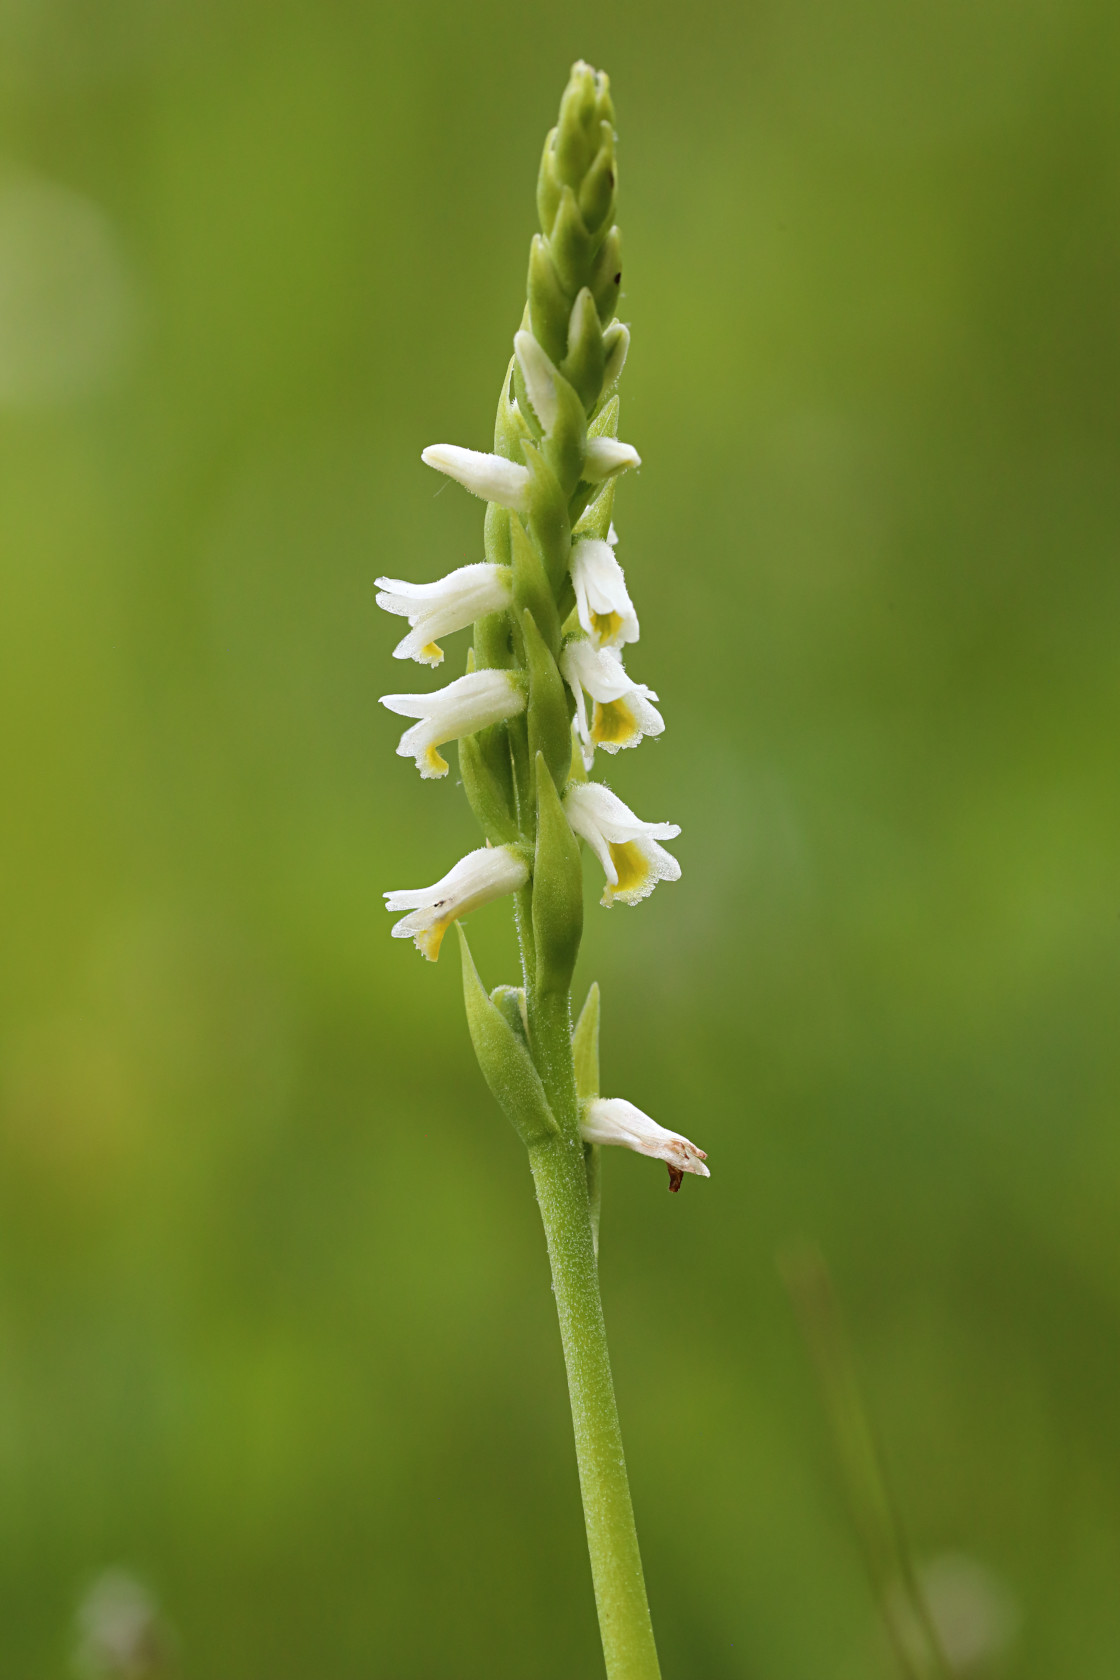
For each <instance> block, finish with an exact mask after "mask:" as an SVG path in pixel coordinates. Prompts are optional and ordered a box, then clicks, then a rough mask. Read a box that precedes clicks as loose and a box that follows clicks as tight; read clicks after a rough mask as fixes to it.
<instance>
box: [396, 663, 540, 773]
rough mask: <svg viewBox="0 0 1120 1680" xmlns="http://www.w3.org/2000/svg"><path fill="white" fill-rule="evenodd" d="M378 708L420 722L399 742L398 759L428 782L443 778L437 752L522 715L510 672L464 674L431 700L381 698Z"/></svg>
mask: <svg viewBox="0 0 1120 1680" xmlns="http://www.w3.org/2000/svg"><path fill="white" fill-rule="evenodd" d="M381 704H382V705H383V706H387V707H388V708H389V710H390V711H391V712H398V713H399V714H400V716H401V717H411V718H419V719H420V721H419V723H414V724H413V726H412V728H411V729H406V730H405V732H404V734H403V735H402V736H401V738H400V743H399V745H398V747H397V754H398V756H399V757H401V758H414V759H415V760H416V768H417V769H418V770H419V772H420V774H421V775H422V776H423V777H424V779H425V780H426V781H427V780H429V779H430V778H432V777H433V776H446V774H447V761H446V760H445V759H443V758H441V757H440V755H439V753H438V752H437V751H436V748H437V747H440V746H442V745H443V743H444V742H445V741H457V740H458V739H459V737H460V736H461V735H473V734H474V732H475V730H476V729H485V728H486V726H487V724H490V723H500V722H501V721H502V719H503V718H508V717H513V715H514V714H515V713H516V712H523V711H524V710H525V689H524V687H523V686H522V683H521V682H520V681H519V680H518V678H517V677H516V676H514V674H513V672H512V671H493V670H485V671H468V672H467V675H466V676H465V677H458V678H456V680H455V681H454V682H452V683H448V685H447V687H446V688H438V689H437V690H436V692H435V693H434V694H383V695H382V696H381Z"/></svg>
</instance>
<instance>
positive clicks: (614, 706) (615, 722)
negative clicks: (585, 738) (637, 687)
mask: <svg viewBox="0 0 1120 1680" xmlns="http://www.w3.org/2000/svg"><path fill="white" fill-rule="evenodd" d="M639 736H640V731H639V729H638V720H637V718H636V717H635V716H634V713H633V711H632V710H631V708H630V707H629V706H628V705H627V704H626V701H625V700H607V701H605V702H600V701H598V700H596V702H595V715H594V717H593V718H592V721H591V739H592V741H593V742H594V743H595V745H596V746H597V747H628V746H630V744H631V743H632V742H633V741H634V740H635V739H637V738H639Z"/></svg>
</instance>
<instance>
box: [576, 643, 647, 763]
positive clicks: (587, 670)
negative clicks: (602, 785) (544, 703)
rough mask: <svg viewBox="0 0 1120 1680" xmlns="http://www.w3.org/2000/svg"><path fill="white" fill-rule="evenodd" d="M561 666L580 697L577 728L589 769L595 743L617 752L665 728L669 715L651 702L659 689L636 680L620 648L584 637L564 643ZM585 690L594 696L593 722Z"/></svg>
mask: <svg viewBox="0 0 1120 1680" xmlns="http://www.w3.org/2000/svg"><path fill="white" fill-rule="evenodd" d="M560 669H561V671H562V672H563V673H564V677H565V679H566V680H567V682H568V685H569V686H570V688H571V690H572V693H573V694H574V695H575V697H576V728H577V729H578V730H579V738H580V740H581V741H582V742H583V761H584V763H585V764H586V765H587V767H588V769H590V768H591V760H592V758H593V757H594V754H595V748H596V747H602V749H603V751H604V752H611V753H613V752H618V751H619V750H620V749H621V748H622V747H636V746H637V744H638V742H639V741H640V740H641V739H642V738H643V736H645V735H660V734H661V733H662V731H663V730H664V728H665V719H664V718H663V717H662V716H661V713H660V712H659V711H658V710H657V707H656V706H654V705H651V703H650V702H651V701H653V700H656V699H657V695H656V694H655V693H654V692H653V689H652V688H647V687H646V685H645V683H636V682H632V681H631V679H630V678H629V677H628V676H627V675H626V669H625V667H624V665H623V663H622V655H621V654H620V653H619V652H618V651H617V650H616V649H615V648H611V647H607V648H597V647H595V646H594V644H593V643H591V642H588V641H585V640H584V639H583V638H582V637H581V638H580V639H579V640H578V641H574V642H569V643H568V645H567V646H566V647H565V649H564V651H563V653H562V654H561V655H560ZM585 691H586V693H587V694H590V696H591V698H592V699H593V700H594V702H595V709H594V711H593V713H592V717H591V724H590V726H588V722H587V704H586V700H585V697H584V696H585Z"/></svg>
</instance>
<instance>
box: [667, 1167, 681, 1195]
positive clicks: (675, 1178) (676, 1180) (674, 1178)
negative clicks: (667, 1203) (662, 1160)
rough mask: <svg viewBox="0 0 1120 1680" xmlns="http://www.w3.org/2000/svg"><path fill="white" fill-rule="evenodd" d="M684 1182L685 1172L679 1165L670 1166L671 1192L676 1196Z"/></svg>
mask: <svg viewBox="0 0 1120 1680" xmlns="http://www.w3.org/2000/svg"><path fill="white" fill-rule="evenodd" d="M683 1183H684V1174H683V1172H682V1171H681V1169H680V1168H679V1167H670V1168H669V1194H670V1196H675V1195H676V1193H677V1191H678V1190H679V1189H680V1187H681V1185H682V1184H683Z"/></svg>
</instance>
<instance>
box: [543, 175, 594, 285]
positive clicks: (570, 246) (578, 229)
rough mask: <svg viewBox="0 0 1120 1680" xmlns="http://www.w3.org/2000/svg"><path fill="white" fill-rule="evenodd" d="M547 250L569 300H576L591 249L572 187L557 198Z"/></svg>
mask: <svg viewBox="0 0 1120 1680" xmlns="http://www.w3.org/2000/svg"><path fill="white" fill-rule="evenodd" d="M608 238H609V235H608ZM548 248H549V251H550V252H551V254H552V260H553V262H554V263H555V265H556V272H557V274H558V275H559V277H560V284H561V285H562V286H563V288H564V290H565V292H566V293H567V295H568V296H569V297H575V295H576V293H577V292H578V291H579V289H580V287H581V286H584V285H586V284H587V275H588V270H589V269H590V267H591V259H592V256H593V254H594V246H593V244H592V241H591V235H590V234H589V233H588V231H587V224H586V223H585V222H584V219H583V217H582V216H581V215H580V213H579V204H578V202H577V201H576V195H575V193H574V192H573V191H572V189H571V187H565V188H564V191H563V192H562V193H561V194H560V208H559V210H558V211H557V212H556V220H555V221H554V222H553V224H552V232H551V234H550V235H549V240H548Z"/></svg>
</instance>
